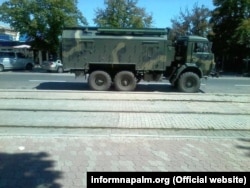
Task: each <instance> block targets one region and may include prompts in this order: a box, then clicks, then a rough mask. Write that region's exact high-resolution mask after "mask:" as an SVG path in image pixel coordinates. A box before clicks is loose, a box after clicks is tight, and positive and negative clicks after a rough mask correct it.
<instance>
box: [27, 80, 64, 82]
mask: <svg viewBox="0 0 250 188" xmlns="http://www.w3.org/2000/svg"><path fill="white" fill-rule="evenodd" d="M29 81H30V82H66V81H64V80H29Z"/></svg>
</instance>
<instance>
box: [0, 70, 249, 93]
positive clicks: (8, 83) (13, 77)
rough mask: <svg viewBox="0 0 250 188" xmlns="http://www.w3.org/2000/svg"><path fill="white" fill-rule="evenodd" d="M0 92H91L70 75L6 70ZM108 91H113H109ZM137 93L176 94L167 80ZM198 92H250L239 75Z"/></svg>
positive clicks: (212, 82)
mask: <svg viewBox="0 0 250 188" xmlns="http://www.w3.org/2000/svg"><path fill="white" fill-rule="evenodd" d="M0 89H36V90H71V91H72V90H73V91H90V88H89V86H88V84H87V81H86V79H85V78H84V77H82V78H75V77H74V75H73V74H70V73H62V74H59V73H47V72H44V71H41V70H35V71H33V72H26V71H15V72H12V71H7V72H1V73H0ZM111 91H114V89H112V88H111ZM136 91H138V92H140V91H144V92H157V91H159V92H170V93H171V92H178V91H177V90H176V89H174V88H173V87H171V85H170V84H169V82H168V81H167V80H162V81H161V82H143V81H142V82H140V83H139V84H138V85H137V88H136ZM200 92H201V93H235V94H249V93H250V78H249V77H242V76H239V75H222V76H221V77H219V78H215V77H214V78H212V77H209V78H208V79H207V80H206V79H203V80H202V85H201V89H200Z"/></svg>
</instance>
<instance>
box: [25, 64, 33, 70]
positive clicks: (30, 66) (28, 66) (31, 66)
mask: <svg viewBox="0 0 250 188" xmlns="http://www.w3.org/2000/svg"><path fill="white" fill-rule="evenodd" d="M25 68H26V70H29V71H31V70H32V69H33V65H32V64H31V63H28V64H27V65H26V67H25Z"/></svg>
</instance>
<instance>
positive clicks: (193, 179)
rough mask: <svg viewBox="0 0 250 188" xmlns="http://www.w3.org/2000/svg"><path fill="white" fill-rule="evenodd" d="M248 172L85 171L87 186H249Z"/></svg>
mask: <svg viewBox="0 0 250 188" xmlns="http://www.w3.org/2000/svg"><path fill="white" fill-rule="evenodd" d="M249 181H250V172H87V188H98V187H102V188H103V187H104V186H105V187H106V186H107V187H109V188H112V187H116V188H117V187H119V188H123V187H126V188H130V187H131V188H132V187H133V188H140V187H145V186H151V187H154V188H160V187H186V186H188V185H192V187H201V186H202V185H211V186H213V188H214V187H221V186H223V185H228V186H230V185H232V187H234V188H238V187H244V188H247V187H250V183H249Z"/></svg>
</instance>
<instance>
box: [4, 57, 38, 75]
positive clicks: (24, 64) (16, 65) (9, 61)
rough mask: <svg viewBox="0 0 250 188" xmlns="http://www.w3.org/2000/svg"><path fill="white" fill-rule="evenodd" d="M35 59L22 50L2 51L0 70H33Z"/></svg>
mask: <svg viewBox="0 0 250 188" xmlns="http://www.w3.org/2000/svg"><path fill="white" fill-rule="evenodd" d="M33 67H34V61H33V59H32V58H27V57H25V55H24V54H22V53H20V52H0V72H2V71H4V70H18V69H26V70H32V69H33Z"/></svg>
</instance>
